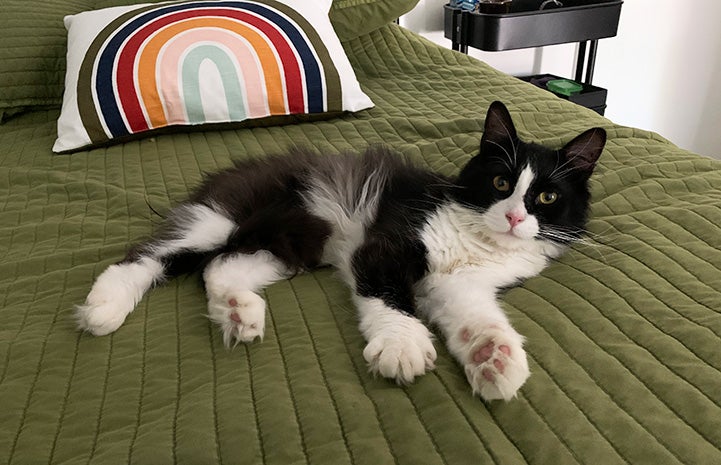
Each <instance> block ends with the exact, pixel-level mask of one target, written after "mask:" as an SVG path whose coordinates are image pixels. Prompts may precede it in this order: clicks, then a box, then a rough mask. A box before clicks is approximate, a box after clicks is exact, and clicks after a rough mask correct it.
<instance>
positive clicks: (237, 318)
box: [230, 312, 243, 324]
mask: <svg viewBox="0 0 721 465" xmlns="http://www.w3.org/2000/svg"><path fill="white" fill-rule="evenodd" d="M230 319H231V320H233V321H234V322H236V323H238V324H242V323H243V320H241V319H240V315H238V314H237V313H235V312H232V313H231V314H230Z"/></svg>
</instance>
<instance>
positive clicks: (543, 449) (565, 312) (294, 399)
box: [0, 27, 721, 464]
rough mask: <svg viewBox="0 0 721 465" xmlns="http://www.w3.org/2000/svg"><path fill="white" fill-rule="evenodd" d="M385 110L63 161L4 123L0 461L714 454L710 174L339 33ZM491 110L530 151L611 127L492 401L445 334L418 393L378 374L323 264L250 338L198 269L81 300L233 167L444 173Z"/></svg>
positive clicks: (278, 301)
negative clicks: (104, 328) (521, 360)
mask: <svg viewBox="0 0 721 465" xmlns="http://www.w3.org/2000/svg"><path fill="white" fill-rule="evenodd" d="M346 45H347V51H348V52H349V56H350V58H351V60H352V62H353V65H354V68H355V69H356V72H357V73H358V77H359V80H360V81H361V83H362V85H363V88H364V90H365V91H366V92H367V93H368V94H369V95H370V96H371V98H373V100H374V101H375V102H376V104H377V106H376V107H375V108H374V109H372V110H370V111H367V112H363V113H359V114H356V115H347V116H344V117H343V118H340V119H336V120H333V121H324V122H317V123H313V124H300V125H293V126H279V127H270V128H257V129H253V130H247V129H246V130H237V131H223V132H221V131H209V132H194V133H184V134H175V135H169V136H160V137H156V138H153V139H146V140H142V141H137V142H132V143H128V144H125V145H121V146H116V147H111V148H106V149H98V150H94V151H91V152H81V153H78V154H75V155H72V156H53V155H51V153H50V146H51V145H52V141H53V140H54V137H55V127H54V124H55V123H54V121H55V118H56V117H57V112H56V111H42V112H41V111H37V112H34V113H30V114H26V115H23V116H19V117H15V118H13V119H11V120H10V121H8V122H7V123H6V124H5V125H3V126H2V127H0V205H2V207H1V208H0V302H1V304H0V319H1V321H2V325H0V399H2V409H0V419H1V421H0V463H10V464H30V463H32V464H36V463H97V464H103V463H108V464H115V463H141V464H143V463H152V464H161V463H188V464H197V463H204V464H209V463H225V464H228V463H248V464H255V463H267V464H291V463H332V464H345V463H348V464H391V463H397V464H418V463H422V464H460V463H497V464H501V463H502V464H515V463H519V464H520V463H531V464H573V463H585V464H600V463H603V464H616V463H618V464H674V463H685V464H702V463H703V464H706V463H709V464H710V463H721V451H720V450H719V447H720V445H721V407H720V405H721V390H720V389H718V387H719V379H721V352H720V351H719V350H718V347H719V338H720V335H721V315H720V314H719V309H721V292H720V291H719V279H718V277H719V268H721V235H720V234H719V229H718V228H719V225H720V224H721V163H719V162H716V161H712V160H709V159H705V158H700V157H698V156H696V155H693V154H690V153H686V152H684V151H682V150H680V149H678V148H676V147H674V146H673V145H671V144H670V143H668V142H667V141H665V140H663V139H662V138H661V137H659V136H657V135H655V134H651V133H647V132H644V131H640V130H636V129H630V128H624V127H620V126H616V125H613V124H612V123H611V122H609V121H608V120H605V119H603V118H601V117H599V116H597V115H595V114H594V113H592V112H590V111H588V110H585V109H582V108H579V107H576V106H574V105H571V104H569V103H567V102H564V101H561V100H559V99H556V98H555V97H553V96H552V95H550V94H548V93H545V92H543V91H540V90H537V89H535V88H533V87H530V86H528V85H527V84H525V83H522V82H520V81H517V80H515V79H512V78H509V77H507V76H505V75H502V74H501V73H498V72H496V71H494V70H492V69H491V68H489V67H487V66H486V65H484V64H481V63H479V62H477V61H474V60H473V59H471V58H468V57H466V56H463V55H460V54H456V53H452V52H450V51H447V50H443V49H441V48H439V47H436V46H434V45H432V44H430V43H428V42H426V41H424V40H422V39H419V38H417V37H416V36H414V35H412V34H410V33H408V32H406V31H404V30H402V29H400V28H397V27H386V28H384V29H382V30H379V31H376V32H374V33H372V34H369V35H366V36H363V37H361V38H359V39H357V40H354V41H352V42H349V43H348V44H346ZM496 99H500V100H503V101H504V102H506V103H507V104H508V106H509V107H510V108H511V110H512V113H513V115H514V118H515V119H516V121H517V122H518V126H519V132H520V133H521V135H522V136H523V137H525V138H526V139H531V140H534V141H537V142H542V143H546V144H554V145H557V146H560V145H561V144H562V143H563V142H564V141H566V140H568V139H569V138H570V137H571V136H572V135H574V134H575V133H577V132H579V131H581V130H583V129H585V128H587V127H590V126H594V125H600V126H603V127H605V128H606V129H607V130H608V132H609V135H610V140H609V144H608V148H607V150H606V151H605V152H604V154H603V156H602V161H601V167H600V169H599V171H598V172H597V173H596V175H594V177H593V178H592V182H593V192H594V199H595V202H594V205H593V220H592V222H591V224H590V227H591V231H592V233H593V234H592V236H591V237H590V238H589V239H588V241H587V242H586V243H584V244H579V245H577V246H575V247H574V249H573V250H572V251H571V252H570V253H569V254H567V255H566V256H564V257H563V258H562V259H561V260H559V261H558V262H557V263H555V264H553V265H552V266H551V267H550V268H548V269H547V270H546V271H545V272H544V273H543V274H542V275H541V276H539V277H537V278H534V279H531V280H529V281H528V282H526V283H525V284H524V285H523V286H521V287H518V288H515V289H513V290H511V291H509V292H508V293H507V294H506V295H505V296H504V302H505V305H506V308H507V309H508V312H509V314H510V316H511V319H512V320H513V321H514V323H515V324H516V326H517V328H518V330H519V331H520V332H521V333H523V334H524V335H526V336H527V338H528V343H527V349H528V353H529V357H530V366H531V371H532V373H533V375H532V377H531V378H530V380H529V382H528V383H527V384H526V385H525V386H524V387H523V388H522V390H521V392H520V395H519V398H518V399H517V400H515V401H513V402H510V403H508V404H502V403H492V404H488V405H486V404H483V403H482V402H480V401H479V400H478V399H476V398H473V397H472V396H471V395H470V392H469V391H470V390H469V389H468V387H467V385H466V381H465V378H464V376H463V373H462V370H461V369H460V368H459V367H458V366H457V365H456V364H455V363H454V362H453V361H452V359H451V357H450V356H449V355H448V353H447V352H446V351H445V350H443V348H442V345H441V344H440V343H438V344H436V346H437V348H438V349H439V359H438V363H437V365H438V367H437V369H436V370H435V371H434V372H432V373H430V374H428V375H426V376H424V377H422V378H421V379H419V380H418V381H417V382H416V383H414V384H413V385H411V386H408V387H398V386H395V385H393V384H391V383H389V382H387V381H385V380H382V379H373V378H372V377H371V376H369V375H368V373H367V371H366V367H365V362H364V360H363V357H362V348H363V340H362V337H361V335H360V334H359V332H358V330H357V329H356V320H355V315H354V312H353V309H352V306H351V302H350V299H349V294H348V291H347V290H346V289H345V288H344V287H343V285H342V284H341V283H340V282H339V281H338V280H337V279H336V278H335V277H334V275H333V273H332V271H330V270H320V271H317V272H315V273H312V274H307V275H302V276H297V277H295V278H293V279H291V280H288V281H284V282H280V283H278V284H276V285H274V286H272V287H270V288H269V289H268V290H267V293H266V294H267V299H268V302H269V306H270V314H269V315H270V317H269V321H268V327H267V330H266V331H267V332H266V338H265V341H264V342H263V343H262V344H254V345H250V346H247V347H245V346H239V347H238V348H236V349H235V350H233V351H226V350H225V349H223V347H222V343H221V341H220V337H219V334H217V332H216V331H215V329H214V328H212V327H211V326H210V323H209V322H208V321H207V320H206V319H205V318H204V317H203V316H202V312H203V311H204V306H205V301H204V296H203V293H202V289H201V286H200V284H199V282H198V279H197V277H190V278H183V279H179V280H176V281H173V282H171V283H169V284H168V285H167V286H164V287H161V288H158V289H156V290H153V291H151V292H150V293H149V295H148V296H147V297H146V298H145V299H144V300H143V301H142V302H141V304H140V305H139V306H138V308H137V309H136V311H135V312H134V313H133V314H132V315H131V316H130V317H129V318H128V321H127V322H126V323H125V325H124V326H123V327H121V329H120V330H119V331H118V332H117V333H115V334H113V335H111V336H108V337H102V338H93V337H90V336H87V335H81V334H78V333H76V332H75V331H74V324H73V321H72V317H71V314H72V308H73V304H76V303H78V302H81V301H82V300H83V299H84V297H85V294H86V293H87V291H88V289H89V287H90V284H91V282H92V279H93V277H94V276H96V275H97V274H98V273H99V272H100V271H101V270H102V269H103V268H104V267H105V266H107V265H108V264H110V263H112V262H113V261H116V260H118V259H119V258H120V257H121V256H122V255H123V254H124V251H125V249H126V247H127V245H128V243H129V242H130V241H135V240H138V239H140V238H142V237H143V236H145V235H147V234H148V233H149V232H150V231H151V230H152V228H153V226H154V225H155V224H157V220H158V218H157V217H156V216H155V214H154V213H153V211H152V209H154V210H157V211H160V212H163V211H166V210H167V209H168V208H169V207H170V206H171V205H173V204H174V203H175V202H177V201H179V200H181V199H182V198H183V197H184V196H185V195H186V194H187V192H188V190H189V189H191V188H192V186H193V185H195V184H196V183H197V182H198V180H199V179H200V178H201V176H202V173H203V172H208V171H213V170H216V169H218V168H221V167H225V166H229V165H230V163H231V159H233V158H236V157H243V156H247V155H257V154H259V153H270V152H278V151H283V150H284V148H285V147H287V146H288V145H289V144H300V145H306V146H312V147H316V148H318V149H320V150H345V149H354V148H356V149H359V148H362V147H363V146H365V145H366V144H367V143H375V142H385V143H387V144H390V145H392V146H393V147H395V148H397V149H398V150H400V151H402V152H404V153H406V154H408V155H409V156H411V157H413V158H414V159H416V160H417V161H418V162H419V163H423V164H426V165H428V166H430V167H432V168H433V169H436V170H438V171H441V172H444V173H448V174H450V173H453V172H455V171H457V169H458V168H459V167H460V166H461V165H462V164H463V163H464V161H465V160H467V159H468V157H469V156H470V155H471V154H473V153H474V151H475V150H476V149H477V145H478V139H479V137H480V134H481V128H482V123H483V119H482V118H483V114H484V113H485V109H486V108H487V106H488V104H489V103H490V102H491V101H493V100H496Z"/></svg>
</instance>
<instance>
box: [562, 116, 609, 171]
mask: <svg viewBox="0 0 721 465" xmlns="http://www.w3.org/2000/svg"><path fill="white" fill-rule="evenodd" d="M604 145H606V131H604V130H603V129H601V128H593V129H589V130H588V131H586V132H584V133H582V134H580V135H578V136H576V137H575V138H574V139H573V140H572V141H571V142H569V143H568V144H566V145H565V146H564V147H563V148H562V149H561V153H562V154H563V155H564V157H565V158H566V160H567V162H568V163H569V164H570V165H571V166H573V168H575V169H576V170H577V171H580V172H581V173H583V174H585V175H586V176H587V177H589V176H591V173H593V169H594V168H595V167H596V162H597V161H598V158H599V157H600V156H601V152H603V147H604Z"/></svg>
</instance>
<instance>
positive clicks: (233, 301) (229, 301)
mask: <svg viewBox="0 0 721 465" xmlns="http://www.w3.org/2000/svg"><path fill="white" fill-rule="evenodd" d="M228 305H230V306H231V307H237V306H238V301H237V300H235V298H231V299H229V300H228Z"/></svg>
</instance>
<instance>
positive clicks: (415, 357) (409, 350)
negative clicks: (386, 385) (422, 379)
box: [363, 321, 436, 384]
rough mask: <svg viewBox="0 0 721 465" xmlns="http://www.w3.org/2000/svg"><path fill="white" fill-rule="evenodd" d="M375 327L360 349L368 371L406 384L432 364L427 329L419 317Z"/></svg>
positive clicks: (430, 368) (429, 335)
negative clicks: (400, 322) (417, 319)
mask: <svg viewBox="0 0 721 465" xmlns="http://www.w3.org/2000/svg"><path fill="white" fill-rule="evenodd" d="M412 323H413V324H408V325H404V326H399V327H395V328H388V329H386V330H383V331H379V332H378V334H376V335H375V336H374V337H373V338H371V340H370V341H369V342H368V345H367V346H366V347H365V349H364V350H363V357H364V358H365V359H366V361H367V362H368V366H369V368H370V371H371V372H372V373H378V374H380V375H381V376H383V377H384V378H392V379H395V380H396V382H397V383H399V384H407V383H410V382H412V381H413V378H415V377H416V376H420V375H422V374H424V373H425V372H426V371H429V370H432V369H433V368H434V367H435V364H434V362H435V361H436V349H435V347H433V341H432V339H431V333H430V331H428V329H427V328H426V327H425V326H424V325H423V323H421V322H420V321H413V322H412Z"/></svg>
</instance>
